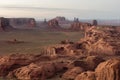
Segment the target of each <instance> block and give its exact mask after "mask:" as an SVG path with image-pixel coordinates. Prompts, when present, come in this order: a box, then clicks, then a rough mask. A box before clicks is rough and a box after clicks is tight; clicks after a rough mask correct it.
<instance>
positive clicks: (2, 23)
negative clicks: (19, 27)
mask: <svg viewBox="0 0 120 80" xmlns="http://www.w3.org/2000/svg"><path fill="white" fill-rule="evenodd" d="M11 29H13V28H12V26H11V25H10V23H9V19H8V18H4V17H0V31H6V30H11Z"/></svg>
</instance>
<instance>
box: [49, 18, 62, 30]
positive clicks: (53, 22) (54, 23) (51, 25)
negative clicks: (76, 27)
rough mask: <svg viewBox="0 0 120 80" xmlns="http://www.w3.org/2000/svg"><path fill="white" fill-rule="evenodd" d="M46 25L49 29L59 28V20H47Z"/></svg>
mask: <svg viewBox="0 0 120 80" xmlns="http://www.w3.org/2000/svg"><path fill="white" fill-rule="evenodd" d="M48 26H49V28H50V29H60V25H59V22H58V20H56V19H52V20H49V21H48Z"/></svg>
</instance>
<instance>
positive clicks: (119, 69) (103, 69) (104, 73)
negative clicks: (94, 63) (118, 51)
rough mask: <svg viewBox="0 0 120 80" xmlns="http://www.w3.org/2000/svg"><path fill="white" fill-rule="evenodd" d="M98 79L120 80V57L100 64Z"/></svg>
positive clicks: (97, 71) (97, 69)
mask: <svg viewBox="0 0 120 80" xmlns="http://www.w3.org/2000/svg"><path fill="white" fill-rule="evenodd" d="M95 73H96V80H120V59H110V60H108V61H106V62H103V63H101V64H99V65H98V67H97V68H96V70H95Z"/></svg>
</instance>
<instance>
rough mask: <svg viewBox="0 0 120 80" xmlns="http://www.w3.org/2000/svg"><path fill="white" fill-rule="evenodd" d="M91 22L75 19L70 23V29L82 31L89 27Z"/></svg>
mask: <svg viewBox="0 0 120 80" xmlns="http://www.w3.org/2000/svg"><path fill="white" fill-rule="evenodd" d="M90 27H91V24H90V23H83V22H79V21H77V22H76V21H75V22H73V23H72V24H71V27H70V29H71V30H76V31H80V30H82V31H84V30H85V29H86V28H90Z"/></svg>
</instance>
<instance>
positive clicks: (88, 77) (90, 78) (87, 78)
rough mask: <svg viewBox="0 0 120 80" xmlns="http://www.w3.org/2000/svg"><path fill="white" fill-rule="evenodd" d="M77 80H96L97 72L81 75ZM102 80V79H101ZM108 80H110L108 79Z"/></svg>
mask: <svg viewBox="0 0 120 80" xmlns="http://www.w3.org/2000/svg"><path fill="white" fill-rule="evenodd" d="M75 80H96V77H95V72H92V71H87V72H83V73H81V74H79V75H78V76H77V77H76V78H75ZM101 80H102V79H101ZM106 80H108V79H106Z"/></svg>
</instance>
